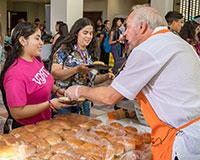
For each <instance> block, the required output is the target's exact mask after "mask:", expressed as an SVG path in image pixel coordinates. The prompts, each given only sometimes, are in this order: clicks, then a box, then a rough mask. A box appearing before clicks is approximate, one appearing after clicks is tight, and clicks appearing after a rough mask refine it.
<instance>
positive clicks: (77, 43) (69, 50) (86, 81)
mask: <svg viewBox="0 0 200 160" xmlns="http://www.w3.org/2000/svg"><path fill="white" fill-rule="evenodd" d="M93 33H94V28H93V26H92V22H91V21H90V20H89V19H88V18H80V19H78V20H77V21H76V22H75V23H74V24H73V26H72V28H71V30H70V33H69V36H68V37H67V38H66V39H65V40H64V42H63V43H62V46H61V48H60V50H59V51H57V52H56V53H55V54H54V58H53V65H52V75H53V76H54V78H55V79H56V85H57V86H58V87H61V88H64V89H66V88H68V87H69V86H71V85H75V84H81V85H86V86H88V85H89V86H93V85H94V84H97V83H101V82H104V81H106V80H108V79H112V78H113V74H111V73H107V74H102V75H97V71H95V70H92V71H91V70H90V69H89V68H88V67H87V65H91V64H93V61H92V58H91V54H92V53H93V49H94V47H93V46H94V42H93V41H94V39H93ZM87 105H90V106H89V107H91V103H90V102H88V101H85V102H84V103H83V106H87ZM83 109H84V107H83ZM67 110H69V107H68V108H67ZM71 111H72V112H78V113H79V112H80V107H79V106H76V107H72V108H71ZM63 113H64V112H63ZM83 114H84V113H83ZM86 115H89V111H87V113H86Z"/></svg>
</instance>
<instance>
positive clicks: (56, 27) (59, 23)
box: [52, 21, 64, 45]
mask: <svg viewBox="0 0 200 160" xmlns="http://www.w3.org/2000/svg"><path fill="white" fill-rule="evenodd" d="M62 23H64V22H63V21H57V22H56V25H55V29H56V34H55V35H54V37H53V39H52V44H53V45H54V44H55V42H56V40H57V39H58V37H60V35H59V33H58V32H59V27H60V25H61V24H62Z"/></svg>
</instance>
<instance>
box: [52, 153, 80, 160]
mask: <svg viewBox="0 0 200 160" xmlns="http://www.w3.org/2000/svg"><path fill="white" fill-rule="evenodd" d="M49 160H78V159H76V158H74V156H70V155H66V154H56V155H53V156H52V157H50V159H49Z"/></svg>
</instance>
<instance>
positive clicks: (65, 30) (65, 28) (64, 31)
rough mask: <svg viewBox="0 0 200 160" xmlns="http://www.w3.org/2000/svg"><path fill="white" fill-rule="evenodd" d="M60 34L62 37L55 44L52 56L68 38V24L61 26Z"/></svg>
mask: <svg viewBox="0 0 200 160" xmlns="http://www.w3.org/2000/svg"><path fill="white" fill-rule="evenodd" d="M58 34H59V35H60V37H58V39H57V40H56V42H55V44H54V45H53V46H52V54H54V53H55V52H56V51H57V50H58V49H59V48H60V46H61V45H62V43H63V40H64V39H65V38H66V37H67V36H68V34H69V31H68V26H67V24H66V23H61V24H59V30H58Z"/></svg>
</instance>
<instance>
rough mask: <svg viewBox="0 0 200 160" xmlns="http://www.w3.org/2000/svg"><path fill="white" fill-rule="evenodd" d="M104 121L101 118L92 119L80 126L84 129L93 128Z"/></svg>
mask: <svg viewBox="0 0 200 160" xmlns="http://www.w3.org/2000/svg"><path fill="white" fill-rule="evenodd" d="M101 123H102V121H101V120H98V119H90V120H89V121H88V122H86V123H83V124H80V127H81V128H84V129H87V130H89V129H91V128H92V127H95V126H97V125H99V124H101Z"/></svg>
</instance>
